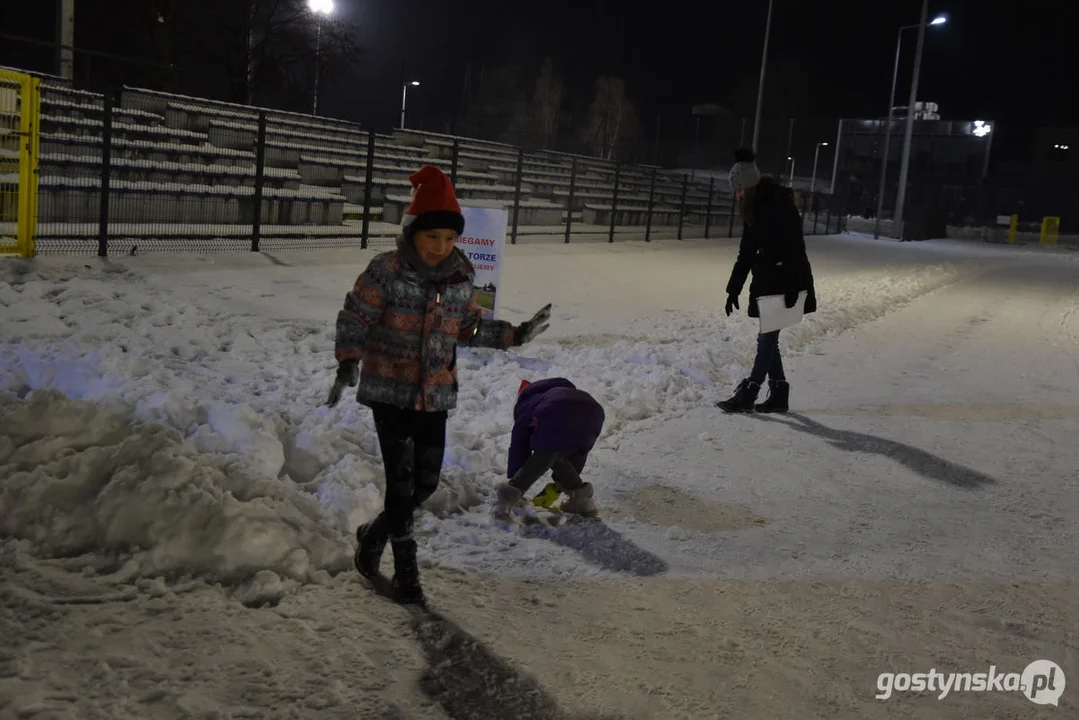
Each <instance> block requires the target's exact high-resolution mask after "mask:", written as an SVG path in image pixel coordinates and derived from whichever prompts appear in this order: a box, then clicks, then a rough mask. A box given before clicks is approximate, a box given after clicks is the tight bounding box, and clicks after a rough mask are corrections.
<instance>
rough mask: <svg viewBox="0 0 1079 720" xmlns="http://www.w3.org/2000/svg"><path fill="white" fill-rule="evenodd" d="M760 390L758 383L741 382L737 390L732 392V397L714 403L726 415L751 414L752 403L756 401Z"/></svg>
mask: <svg viewBox="0 0 1079 720" xmlns="http://www.w3.org/2000/svg"><path fill="white" fill-rule="evenodd" d="M760 390H761V385H760V383H755V382H750V381H749V380H743V381H742V382H740V383H738V389H737V390H735V391H734V395H732V396H731V397H729V398H727V399H726V400H720V401H719V402H717V403H716V407H718V408H720V409H721V410H723V412H728V413H748V412H753V403H755V402H756V401H757V393H759V392H760Z"/></svg>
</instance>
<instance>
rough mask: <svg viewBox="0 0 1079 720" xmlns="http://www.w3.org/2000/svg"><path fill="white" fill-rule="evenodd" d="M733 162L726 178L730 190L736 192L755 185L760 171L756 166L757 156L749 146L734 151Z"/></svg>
mask: <svg viewBox="0 0 1079 720" xmlns="http://www.w3.org/2000/svg"><path fill="white" fill-rule="evenodd" d="M734 160H735V163H734V165H733V166H732V167H731V173H730V175H729V176H728V177H727V180H728V181H729V182H730V184H731V190H733V191H734V192H738V191H739V190H745V189H746V188H751V187H756V186H757V185H758V184H760V181H761V171H760V170H759V169H758V168H757V156H756V155H754V154H753V151H752V150H750V149H749V148H741V149H739V150H736V151H735V153H734Z"/></svg>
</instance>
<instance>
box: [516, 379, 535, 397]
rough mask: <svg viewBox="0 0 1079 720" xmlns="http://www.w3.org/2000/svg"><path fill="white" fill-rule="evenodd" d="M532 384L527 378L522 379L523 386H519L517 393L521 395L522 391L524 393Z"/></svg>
mask: <svg viewBox="0 0 1079 720" xmlns="http://www.w3.org/2000/svg"><path fill="white" fill-rule="evenodd" d="M531 384H532V383H530V382H528V381H527V380H522V381H521V387H519V388H517V394H518V395H520V394H521V393H523V392H524V391H525V388H527V387H528V386H529V385H531Z"/></svg>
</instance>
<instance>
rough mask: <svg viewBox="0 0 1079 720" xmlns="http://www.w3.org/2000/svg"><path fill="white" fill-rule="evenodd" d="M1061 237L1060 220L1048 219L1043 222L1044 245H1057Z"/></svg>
mask: <svg viewBox="0 0 1079 720" xmlns="http://www.w3.org/2000/svg"><path fill="white" fill-rule="evenodd" d="M1059 237H1060V218H1058V217H1047V218H1045V219H1043V220H1042V237H1041V244H1042V245H1056V244H1057V238H1059Z"/></svg>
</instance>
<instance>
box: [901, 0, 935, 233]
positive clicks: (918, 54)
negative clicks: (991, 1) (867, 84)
mask: <svg viewBox="0 0 1079 720" xmlns="http://www.w3.org/2000/svg"><path fill="white" fill-rule="evenodd" d="M928 17H929V0H922V18H921V22H919V23H918V49H917V50H915V51H914V77H913V78H911V81H910V101H909V102H908V103H907V124H906V129H905V130H904V131H903V159H902V160H901V161H900V163H899V188H898V191H897V192H896V198H895V214H894V217H893V220H892V222H893V225H894V226H895V227H896V229H897V230H898V233H897V234H898V235H899V239H900V240H902V239H903V206H904V205H905V204H906V200H907V173H908V172H909V171H910V148H911V145H912V144H913V143H912V140H913V136H914V106H915V105H916V104H917V102H918V75H919V73H920V72H921V70H922V50H924V49H925V28H926V24H927V23H926V19H927V18H928Z"/></svg>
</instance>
